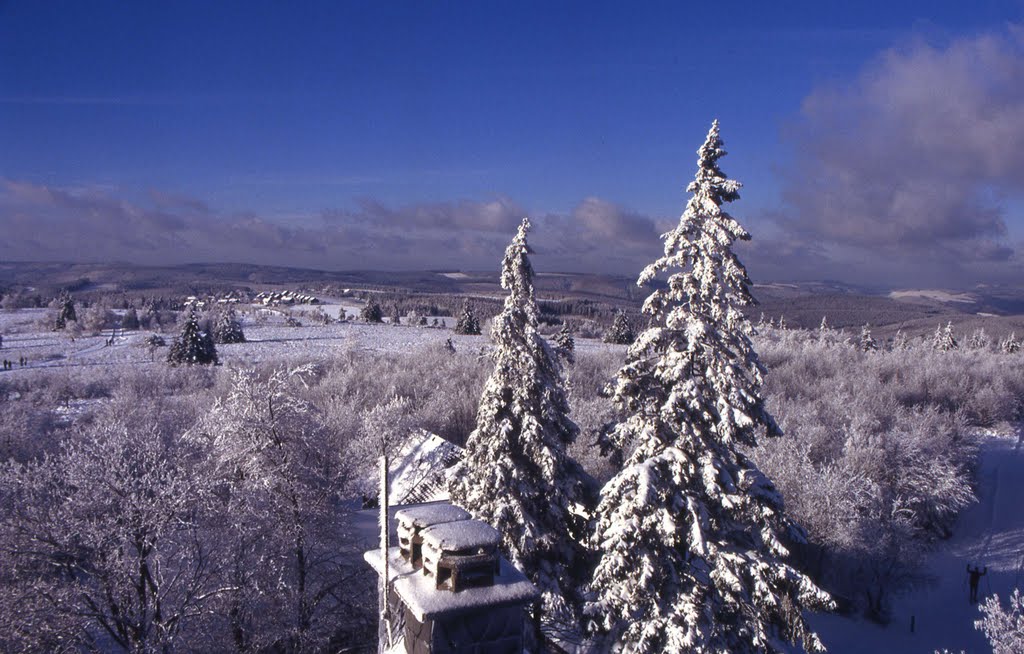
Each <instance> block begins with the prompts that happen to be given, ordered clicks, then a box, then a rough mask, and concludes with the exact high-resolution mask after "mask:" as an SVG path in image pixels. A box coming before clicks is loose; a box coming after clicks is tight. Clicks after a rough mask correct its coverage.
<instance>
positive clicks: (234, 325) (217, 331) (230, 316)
mask: <svg viewBox="0 0 1024 654" xmlns="http://www.w3.org/2000/svg"><path fill="white" fill-rule="evenodd" d="M213 340H214V341H215V342H217V343H244V342H245V333H244V332H243V331H242V323H241V321H239V320H238V316H237V314H235V310H234V309H232V308H230V307H229V308H228V309H227V310H225V311H223V312H222V313H221V314H220V316H219V317H218V318H217V323H216V324H215V325H214V327H213Z"/></svg>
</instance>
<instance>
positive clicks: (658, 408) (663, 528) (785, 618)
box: [587, 121, 831, 654]
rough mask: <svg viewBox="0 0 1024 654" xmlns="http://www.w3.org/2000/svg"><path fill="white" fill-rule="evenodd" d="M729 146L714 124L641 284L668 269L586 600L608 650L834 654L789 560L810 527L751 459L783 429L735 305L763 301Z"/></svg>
mask: <svg viewBox="0 0 1024 654" xmlns="http://www.w3.org/2000/svg"><path fill="white" fill-rule="evenodd" d="M722 146H723V143H722V141H721V139H720V138H719V135H718V122H717V121H716V122H715V123H714V124H713V125H712V127H711V131H710V132H709V133H708V137H707V140H706V141H705V143H704V145H703V146H701V148H700V150H699V151H698V155H699V160H698V169H697V175H696V179H695V180H694V181H693V182H692V183H691V184H690V185H689V186H688V188H687V190H688V191H689V192H691V193H693V196H692V197H691V199H690V201H689V202H688V203H687V206H686V210H685V212H684V213H683V215H682V216H681V218H680V220H679V225H678V226H677V227H676V228H675V229H674V230H672V231H671V232H668V233H667V234H665V235H664V239H665V245H664V256H663V257H661V258H659V259H658V260H657V261H655V262H654V263H653V264H651V265H649V266H647V268H645V269H644V271H643V272H642V273H641V274H640V278H639V280H638V284H639V285H641V286H647V285H649V284H650V283H651V282H652V281H653V280H654V279H655V277H656V276H657V275H658V274H660V273H662V272H665V271H669V270H672V271H673V272H672V273H671V275H670V276H669V278H668V283H667V285H665V286H664V287H659V288H655V289H654V290H653V291H652V292H651V294H650V295H649V296H648V298H647V300H646V302H644V306H643V312H644V314H646V316H647V317H648V318H649V319H650V323H651V326H650V327H649V328H648V329H646V330H645V331H644V332H643V333H642V334H641V335H640V336H639V338H638V339H637V341H636V342H635V343H634V344H633V345H632V346H631V347H630V349H629V353H628V354H627V359H626V363H625V365H624V366H623V367H622V368H621V369H620V371H619V374H618V378H617V380H616V382H615V403H616V406H617V407H618V408H619V409H620V411H622V419H621V420H620V421H619V422H618V423H617V424H615V425H614V426H613V427H612V428H611V429H609V430H607V431H606V433H605V437H604V444H605V445H606V446H610V447H612V448H614V449H615V450H617V451H620V452H623V453H624V454H625V455H626V462H625V466H624V467H623V468H622V470H621V471H620V472H619V473H618V474H616V475H615V476H614V477H613V478H612V479H611V480H610V481H609V482H608V483H607V484H605V486H604V488H603V489H602V490H601V501H600V503H599V505H598V507H597V509H596V511H595V512H594V521H595V533H594V535H593V537H592V541H591V542H592V544H593V548H594V550H595V552H596V553H597V555H598V556H599V560H598V563H597V568H596V570H595V573H594V578H593V583H592V590H593V596H594V598H593V600H592V602H591V603H589V604H588V606H587V613H588V614H589V615H590V616H591V618H592V619H593V621H594V626H595V627H596V628H597V629H599V630H600V631H602V632H606V633H609V634H611V635H612V638H615V639H616V642H615V643H612V644H611V645H612V646H613V647H614V648H616V649H614V650H613V651H624V652H632V653H634V654H654V653H661V652H701V653H711V652H731V653H737V654H740V653H746V652H759V653H765V652H767V653H778V652H788V651H791V647H790V644H793V645H797V646H802V647H803V648H804V649H807V650H811V651H820V650H822V649H824V648H823V646H822V644H821V642H820V641H819V639H818V637H817V636H816V635H815V634H814V633H813V632H812V631H811V630H810V628H809V627H808V625H807V623H806V622H805V620H804V617H803V615H802V610H803V609H804V608H813V607H822V606H830V604H831V601H830V599H829V598H828V596H827V595H826V594H825V593H824V592H823V591H821V590H819V589H818V588H817V587H816V586H815V585H814V583H813V582H812V581H811V580H810V579H809V578H808V577H807V576H805V575H804V574H802V573H801V572H799V571H798V570H796V569H795V568H793V567H792V566H790V565H789V564H788V563H786V561H785V558H786V557H787V555H788V554H789V552H788V551H787V547H786V545H785V544H784V543H785V542H787V541H790V540H793V539H795V540H798V541H799V540H801V539H802V537H803V532H802V530H800V529H799V527H797V526H796V525H795V524H793V523H792V522H790V521H789V519H788V518H787V517H786V515H785V511H784V507H783V502H782V497H781V496H780V495H779V493H778V491H777V490H776V489H775V487H774V486H773V484H772V483H771V481H770V480H769V479H768V478H767V477H766V476H765V475H764V474H763V473H761V472H760V471H759V470H758V468H757V467H756V466H755V465H754V463H753V461H751V460H750V459H748V458H747V457H746V456H745V455H744V453H743V452H744V451H745V450H746V449H747V448H752V447H753V446H754V445H755V444H756V436H757V434H758V433H763V432H766V433H768V434H769V435H773V434H774V435H778V434H779V428H778V426H777V425H776V423H775V420H774V419H773V418H772V416H771V415H770V414H769V413H768V411H767V408H766V407H765V404H764V400H763V398H762V396H761V385H762V374H763V368H762V366H761V364H760V362H759V360H758V357H757V353H756V352H755V351H754V349H753V345H752V343H751V341H750V337H749V334H750V325H749V323H748V322H747V320H746V318H745V317H744V316H743V313H742V309H741V307H742V306H745V305H749V304H751V303H752V302H753V298H752V297H751V295H750V288H749V287H750V280H749V278H748V277H747V273H746V270H745V269H744V267H743V265H742V264H741V263H740V261H739V260H738V259H737V257H736V255H735V254H734V253H733V251H732V243H733V242H734V241H735V240H737V239H738V240H748V239H749V238H750V235H749V234H748V233H747V231H746V230H745V229H743V227H742V226H741V225H740V224H739V223H738V222H737V221H736V220H735V219H733V218H732V217H731V216H730V215H729V214H727V213H725V212H724V211H723V210H722V208H721V207H722V204H723V203H725V202H731V201H733V200H735V199H737V198H738V197H739V193H738V190H739V187H740V184H739V182H736V181H735V180H731V179H728V178H727V177H726V176H725V174H724V173H723V172H722V171H721V169H719V167H718V160H719V159H720V158H721V157H722V156H724V155H725V151H724V150H723V148H722Z"/></svg>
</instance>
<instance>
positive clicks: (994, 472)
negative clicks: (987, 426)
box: [810, 427, 1024, 654]
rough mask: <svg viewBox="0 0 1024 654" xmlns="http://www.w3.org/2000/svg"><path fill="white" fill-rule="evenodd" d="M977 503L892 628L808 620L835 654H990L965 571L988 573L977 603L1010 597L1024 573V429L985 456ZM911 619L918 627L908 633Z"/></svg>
mask: <svg viewBox="0 0 1024 654" xmlns="http://www.w3.org/2000/svg"><path fill="white" fill-rule="evenodd" d="M979 454H980V457H979V463H980V467H979V470H978V490H977V493H978V500H979V501H978V503H977V504H975V505H973V506H972V507H970V508H968V509H967V510H965V511H964V512H963V513H962V514H961V515H960V517H959V519H958V520H957V523H956V526H955V527H954V532H953V537H952V538H951V539H950V540H948V541H945V542H942V543H940V544H939V545H938V547H937V548H936V550H935V551H934V552H932V553H931V555H930V557H929V559H928V562H927V564H926V570H927V573H928V574H929V575H930V576H931V583H929V584H927V585H922V586H921V587H919V588H917V589H915V590H913V591H911V592H908V593H906V594H904V595H903V596H901V597H899V598H897V599H896V600H895V601H894V602H893V611H892V622H891V623H890V624H889V625H888V626H887V627H880V626H879V625H877V624H875V623H873V622H870V621H866V620H857V619H849V618H843V617H840V616H836V615H813V616H811V619H810V622H811V624H812V626H813V627H814V628H815V629H816V630H817V631H818V633H819V635H820V636H821V638H822V640H823V641H824V643H825V645H826V646H827V647H828V651H829V652H832V653H833V654H863V653H865V652H879V653H882V652H885V653H889V652H893V653H903V654H917V653H920V654H925V653H927V654H932V652H935V651H936V650H939V651H941V650H942V649H943V648H946V649H949V650H950V651H952V652H960V651H961V650H963V651H965V652H967V653H968V654H983V653H986V654H987V653H988V652H991V651H992V648H991V646H990V645H989V644H988V642H987V641H986V640H985V637H984V635H983V634H982V633H981V632H980V631H977V630H975V629H974V621H975V620H977V619H978V618H979V617H980V613H979V611H978V609H977V605H973V606H972V605H970V604H969V602H968V599H969V594H968V593H969V590H968V585H967V566H968V565H972V566H973V565H980V566H983V567H984V566H987V567H988V574H987V575H986V576H984V577H982V578H981V582H980V585H979V591H978V597H979V600H982V601H983V600H984V599H985V597H987V596H989V595H991V594H993V593H996V594H998V595H999V597H1000V599H1001V600H1003V601H1004V603H1005V601H1006V599H1007V598H1008V597H1009V596H1010V594H1011V593H1012V592H1013V589H1014V588H1018V587H1020V583H1021V576H1022V574H1024V570H1022V566H1024V427H1021V428H1018V430H1017V432H1016V433H1013V434H993V435H991V436H989V437H988V438H986V439H985V440H984V441H983V443H982V446H981V450H980V452H979ZM911 617H913V618H914V621H915V629H914V633H911V632H910V621H911Z"/></svg>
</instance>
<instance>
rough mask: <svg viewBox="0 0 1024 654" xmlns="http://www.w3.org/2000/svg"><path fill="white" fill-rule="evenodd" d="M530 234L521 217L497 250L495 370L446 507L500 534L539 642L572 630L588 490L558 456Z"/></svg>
mask: <svg viewBox="0 0 1024 654" xmlns="http://www.w3.org/2000/svg"><path fill="white" fill-rule="evenodd" d="M529 228H530V222H529V220H528V219H525V218H524V219H523V222H522V224H521V225H520V227H519V231H518V233H517V234H516V236H515V238H514V239H512V243H511V244H510V245H509V246H508V249H507V250H506V251H505V258H504V260H503V261H502V266H501V285H502V288H504V289H506V290H507V291H508V297H507V298H506V299H505V305H504V309H503V310H502V312H501V313H500V314H499V315H497V316H496V317H495V318H494V322H493V326H492V328H491V340H492V341H493V342H494V346H495V351H494V355H493V358H494V371H493V372H492V373H491V376H490V378H489V379H488V380H487V384H486V386H485V387H484V392H483V394H482V396H481V398H480V407H479V410H478V413H477V422H476V429H475V430H474V431H473V432H472V433H471V434H470V435H469V438H468V440H467V441H466V451H465V455H464V457H463V460H462V462H461V464H460V470H459V471H458V472H456V473H455V474H454V475H453V481H452V484H451V486H450V491H451V498H452V501H454V502H455V503H457V504H459V505H460V506H462V507H464V508H465V509H466V510H468V511H469V512H470V513H472V514H473V515H474V516H475V517H477V518H479V519H481V520H484V521H485V522H488V523H489V524H491V525H493V526H494V527H495V528H496V529H497V530H498V531H499V532H501V535H502V550H503V551H504V553H505V554H506V555H507V556H508V558H509V560H511V561H512V563H513V564H514V565H515V566H516V567H518V568H519V569H520V570H522V571H523V572H525V573H526V575H527V576H528V577H529V578H530V579H531V580H532V581H533V583H535V584H536V585H537V586H538V587H539V588H540V590H541V592H542V593H543V600H542V607H541V614H540V616H539V617H540V619H541V622H542V625H543V628H542V629H543V632H544V635H543V636H541V638H542V639H544V640H547V639H550V638H559V637H560V636H559V635H558V634H561V637H565V632H566V631H569V632H570V633H571V632H572V631H574V630H576V625H577V624H578V619H577V615H578V614H577V610H576V608H575V605H576V604H577V601H578V598H577V595H576V591H577V589H578V587H579V585H580V584H579V581H581V580H580V579H579V570H578V568H579V567H580V565H581V563H582V547H581V545H579V544H578V543H580V542H581V540H582V538H583V535H584V534H583V532H584V530H585V526H584V524H583V522H582V520H580V519H579V518H578V516H577V515H576V513H577V511H578V510H579V509H578V507H580V506H584V505H585V504H586V500H587V495H588V490H589V489H588V487H587V483H586V481H585V477H584V473H583V471H582V469H581V468H580V466H579V465H578V464H577V463H576V462H575V461H573V460H572V459H571V458H569V456H568V455H567V454H566V448H567V446H568V445H569V444H571V443H572V442H573V441H574V440H575V439H576V437H577V435H578V433H579V428H578V427H577V426H576V423H574V422H573V421H572V419H571V418H570V417H569V403H568V400H567V397H566V392H565V385H564V382H563V380H562V370H561V366H560V365H559V363H558V359H557V357H556V356H555V354H554V352H553V351H552V349H551V347H550V346H548V344H547V341H545V340H544V338H543V337H542V336H541V335H540V333H539V332H538V331H537V313H538V311H537V303H536V300H535V298H534V290H533V268H532V267H531V265H530V260H529V258H528V256H527V255H528V252H529V249H528V247H527V243H526V233H527V230H529Z"/></svg>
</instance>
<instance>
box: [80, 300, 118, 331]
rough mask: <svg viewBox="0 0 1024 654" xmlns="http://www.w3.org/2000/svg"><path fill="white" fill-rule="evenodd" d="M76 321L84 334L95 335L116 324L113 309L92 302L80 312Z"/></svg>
mask: <svg viewBox="0 0 1024 654" xmlns="http://www.w3.org/2000/svg"><path fill="white" fill-rule="evenodd" d="M78 322H79V324H80V325H81V326H82V330H83V331H84V332H85V333H86V334H90V335H93V336H95V335H97V334H100V333H102V332H103V330H105V329H110V328H111V327H114V326H115V325H116V324H117V318H116V317H115V316H114V312H113V311H111V310H109V309H105V308H103V307H101V306H100V305H99V304H96V303H94V304H93V305H92V306H90V307H89V308H88V309H86V310H85V311H83V312H82V315H81V318H80V320H79V321H78Z"/></svg>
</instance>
